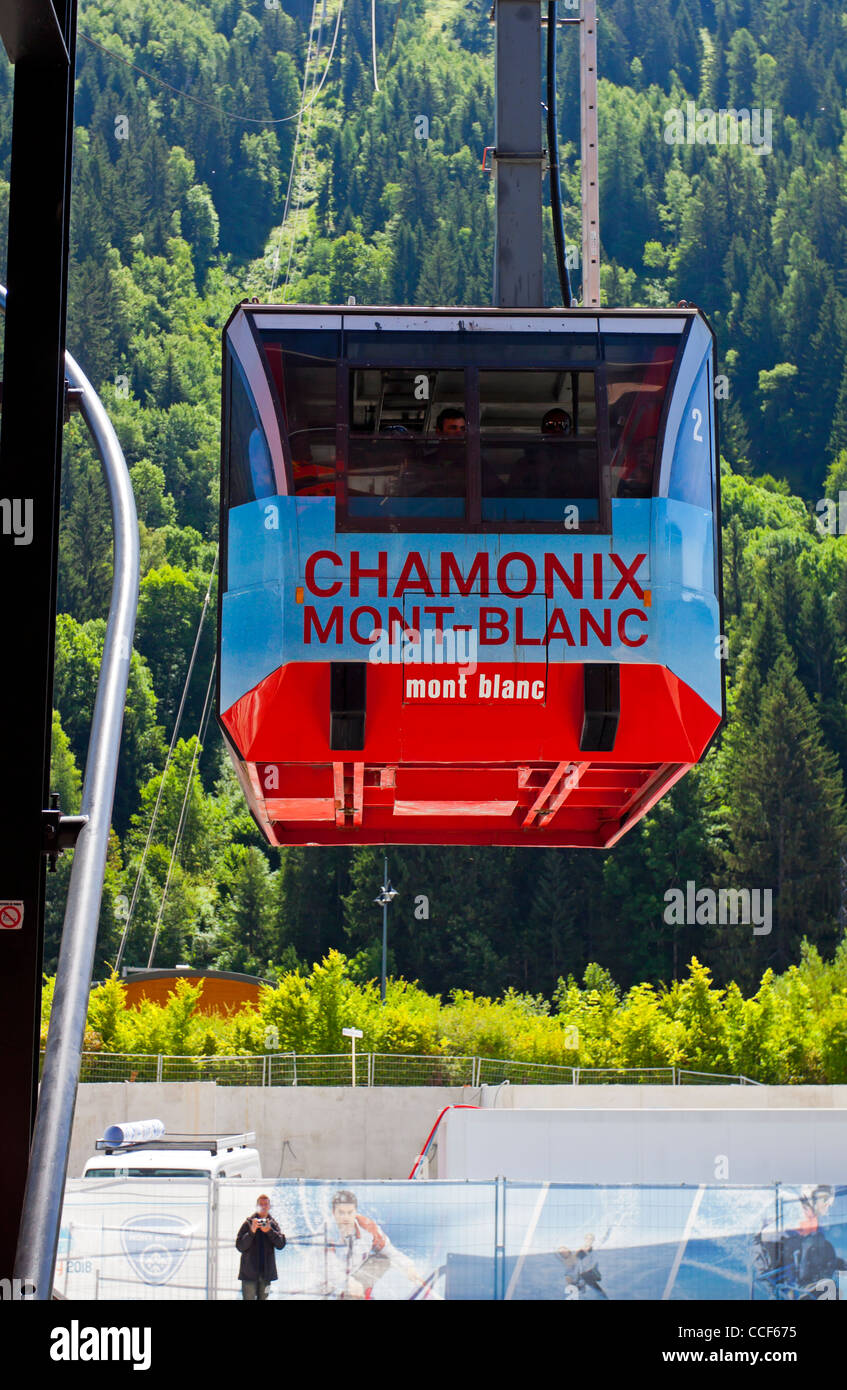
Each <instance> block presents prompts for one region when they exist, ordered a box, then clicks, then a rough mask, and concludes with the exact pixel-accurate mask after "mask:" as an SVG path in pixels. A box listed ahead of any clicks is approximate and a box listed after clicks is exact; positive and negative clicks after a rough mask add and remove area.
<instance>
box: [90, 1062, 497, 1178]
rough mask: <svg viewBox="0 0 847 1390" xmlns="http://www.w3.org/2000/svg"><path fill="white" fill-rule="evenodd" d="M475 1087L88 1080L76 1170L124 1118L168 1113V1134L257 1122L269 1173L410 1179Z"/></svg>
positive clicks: (236, 1129) (230, 1129) (252, 1126)
mask: <svg viewBox="0 0 847 1390" xmlns="http://www.w3.org/2000/svg"><path fill="white" fill-rule="evenodd" d="M478 1096H479V1092H478V1091H473V1092H472V1091H471V1090H470V1087H468V1088H463V1087H449V1088H448V1087H444V1088H442V1087H437V1086H420V1087H417V1086H379V1087H373V1088H372V1089H369V1088H367V1087H357V1088H356V1089H355V1090H353V1089H352V1087H350V1086H303V1087H294V1086H217V1085H215V1083H214V1082H213V1081H185V1082H163V1083H162V1084H160V1085H157V1084H155V1083H144V1084H138V1083H134V1082H131V1081H115V1082H91V1083H86V1084H84V1085H81V1086H80V1087H79V1092H78V1095H77V1103H76V1114H75V1116H74V1128H73V1136H72V1139H71V1155H70V1162H69V1165H68V1176H69V1177H71V1178H78V1177H80V1176H81V1174H82V1169H83V1166H84V1164H85V1161H86V1159H87V1158H90V1157H91V1155H92V1154H93V1153H94V1152H95V1147H94V1146H95V1142H96V1140H97V1139H99V1138H100V1137H101V1136H102V1134H103V1132H104V1130H105V1129H106V1128H107V1127H108V1125H110V1124H118V1123H120V1121H121V1120H148V1119H158V1120H162V1121H163V1123H164V1125H165V1129H166V1131H167V1132H169V1133H178V1134H210V1133H211V1134H214V1133H217V1134H221V1133H230V1134H231V1133H242V1132H243V1131H245V1130H254V1131H255V1134H256V1145H257V1148H258V1150H259V1154H260V1156H261V1159H262V1172H263V1174H264V1175H265V1177H269V1178H271V1177H284V1178H407V1177H408V1176H409V1174H410V1172H411V1171H412V1167H413V1165H414V1162H415V1159H416V1158H417V1156H418V1154H419V1153H420V1150H421V1148H422V1146H423V1144H424V1143H425V1141H426V1138H427V1136H428V1134H429V1132H430V1130H431V1129H432V1126H433V1125H434V1123H435V1121H436V1119H437V1117H438V1115H439V1114H440V1112H441V1111H442V1110H443V1109H444V1106H445V1105H461V1104H462V1103H463V1102H464V1103H468V1102H472V1103H476V1101H477V1098H478Z"/></svg>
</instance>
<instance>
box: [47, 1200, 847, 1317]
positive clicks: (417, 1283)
mask: <svg viewBox="0 0 847 1390" xmlns="http://www.w3.org/2000/svg"><path fill="white" fill-rule="evenodd" d="M263 1185H264V1187H265V1190H266V1192H267V1193H268V1194H269V1196H270V1200H271V1212H272V1214H273V1216H274V1218H275V1219H276V1220H277V1221H278V1222H279V1225H280V1228H281V1230H282V1231H283V1232H284V1233H285V1237H286V1244H285V1248H284V1250H281V1251H279V1252H278V1255H277V1276H278V1277H277V1280H276V1281H275V1282H274V1283H273V1284H272V1285H271V1293H270V1297H271V1298H272V1299H273V1300H277V1299H285V1300H307V1299H308V1300H316V1299H320V1300H330V1299H341V1298H347V1299H349V1298H358V1299H365V1298H374V1299H378V1300H396V1301H400V1300H402V1301H412V1300H423V1299H437V1300H451V1301H452V1300H472V1301H474V1302H479V1301H482V1300H495V1299H496V1300H514V1301H519V1300H520V1301H523V1300H536V1299H538V1300H544V1301H549V1300H565V1299H567V1300H575V1301H578V1302H583V1301H585V1302H590V1301H594V1300H603V1301H607V1300H633V1301H638V1302H639V1304H643V1303H644V1302H645V1301H650V1300H655V1301H663V1302H666V1301H669V1300H679V1301H680V1302H685V1303H686V1306H690V1300H701V1299H713V1300H718V1301H721V1302H722V1303H723V1302H725V1301H727V1300H741V1301H749V1300H760V1299H761V1300H763V1301H767V1303H768V1306H769V1307H773V1300H785V1301H791V1302H792V1304H793V1303H794V1302H795V1301H797V1300H818V1299H821V1300H831V1299H838V1300H842V1301H844V1300H847V1271H845V1270H844V1269H843V1268H842V1266H843V1265H844V1264H845V1263H847V1261H845V1259H844V1256H845V1254H847V1187H845V1186H839V1187H832V1188H828V1189H824V1190H825V1191H826V1193H827V1194H828V1198H829V1201H828V1205H827V1207H826V1210H825V1211H824V1210H823V1208H821V1210H820V1214H819V1226H820V1230H819V1226H818V1221H817V1220H816V1224H815V1227H814V1229H811V1228H810V1226H809V1222H808V1214H809V1209H808V1201H807V1200H806V1199H805V1198H804V1197H803V1195H802V1190H801V1189H797V1188H795V1187H787V1186H785V1185H780V1184H767V1185H762V1186H732V1187H730V1186H728V1185H722V1184H712V1185H707V1184H701V1185H697V1186H687V1185H685V1184H683V1183H681V1184H679V1185H674V1186H667V1185H659V1184H654V1185H647V1186H639V1185H632V1186H629V1185H627V1186H599V1185H568V1184H564V1183H544V1184H541V1183H534V1182H510V1181H508V1180H505V1179H503V1178H499V1179H497V1180H494V1181H470V1182H450V1181H442V1182H439V1181H432V1182H428V1181H427V1182H408V1181H405V1182H400V1181H395V1182H377V1181H361V1182H353V1183H344V1185H343V1186H344V1203H345V1204H344V1206H343V1208H341V1209H337V1200H336V1198H337V1194H338V1192H339V1182H338V1181H337V1180H329V1179H314V1180H312V1179H270V1180H268V1179H264V1180H263ZM350 1188H352V1191H351V1190H349V1189H350ZM255 1199H256V1182H255V1180H253V1181H250V1182H246V1181H243V1180H232V1179H224V1180H222V1181H219V1182H209V1181H207V1180H205V1179H203V1178H195V1179H188V1180H186V1179H167V1178H164V1179H156V1178H144V1179H135V1178H129V1177H127V1178H110V1179H90V1178H81V1179H75V1180H71V1181H70V1182H68V1184H67V1186H66V1189H65V1202H64V1210H63V1214H62V1222H61V1232H60V1236H59V1248H58V1259H57V1263H56V1275H55V1284H56V1288H57V1290H58V1292H59V1294H60V1295H61V1296H62V1297H64V1298H67V1299H68V1300H94V1299H124V1300H132V1301H133V1302H135V1303H139V1302H146V1301H152V1300H168V1301H169V1302H173V1301H187V1300H191V1299H193V1300H202V1301H206V1300H209V1299H218V1300H232V1299H237V1298H238V1297H239V1296H240V1294H241V1288H240V1284H239V1258H240V1256H239V1251H238V1250H237V1248H236V1235H237V1233H238V1232H239V1231H240V1230H243V1229H244V1226H243V1224H242V1223H245V1218H247V1217H248V1216H249V1215H250V1213H251V1212H252V1211H253V1210H254V1209H255ZM351 1204H352V1208H353V1209H354V1210H355V1209H358V1212H359V1213H361V1214H362V1216H363V1217H366V1218H368V1219H367V1223H366V1226H365V1224H364V1223H363V1224H362V1226H361V1227H360V1228H357V1227H356V1226H355V1225H354V1226H351V1224H350V1221H351V1217H350V1212H351ZM342 1211H343V1212H345V1213H346V1216H342ZM245 1224H246V1223H245ZM821 1230H822V1231H823V1232H824V1233H825V1239H824V1238H822V1236H821V1234H820V1231H821ZM354 1231H357V1234H356V1236H355V1238H354V1235H353V1232H354ZM592 1232H593V1233H594V1234H590V1233H592ZM379 1237H382V1240H381V1241H380V1244H379V1245H377V1246H376V1247H375V1248H377V1249H380V1250H381V1256H380V1258H379V1259H374V1258H373V1249H374V1242H375V1241H376V1240H377V1239H378V1238H379ZM786 1237H788V1238H790V1240H791V1242H792V1247H793V1248H797V1249H798V1251H799V1253H798V1255H797V1257H796V1260H791V1261H789V1262H788V1263H787V1264H786V1262H785V1259H784V1257H783V1255H782V1251H783V1250H784V1249H785V1240H786ZM386 1238H387V1241H386ZM805 1251H808V1252H809V1257H811V1255H812V1252H813V1251H814V1252H816V1253H815V1261H816V1262H815V1263H814V1264H812V1263H810V1258H806V1256H805V1254H804V1252H805ZM822 1261H823V1262H822ZM772 1320H773V1319H772V1318H765V1321H772Z"/></svg>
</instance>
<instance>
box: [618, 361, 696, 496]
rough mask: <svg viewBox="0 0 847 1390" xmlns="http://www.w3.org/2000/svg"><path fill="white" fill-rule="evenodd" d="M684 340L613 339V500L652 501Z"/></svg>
mask: <svg viewBox="0 0 847 1390" xmlns="http://www.w3.org/2000/svg"><path fill="white" fill-rule="evenodd" d="M679 343H680V339H679V336H678V335H676V334H674V335H670V334H668V335H664V334H656V333H650V334H644V335H643V336H642V337H638V336H636V335H634V334H607V335H606V337H605V338H604V347H605V356H606V391H607V397H608V402H609V448H610V453H611V495H612V496H613V497H652V495H653V481H654V475H655V471H656V442H657V440H658V437H659V426H660V423H661V419H662V411H663V409H664V404H665V397H666V395H667V390H668V382H669V381H670V376H671V371H672V369H673V364H674V361H675V358H676V354H677V352H678V350H679Z"/></svg>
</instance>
